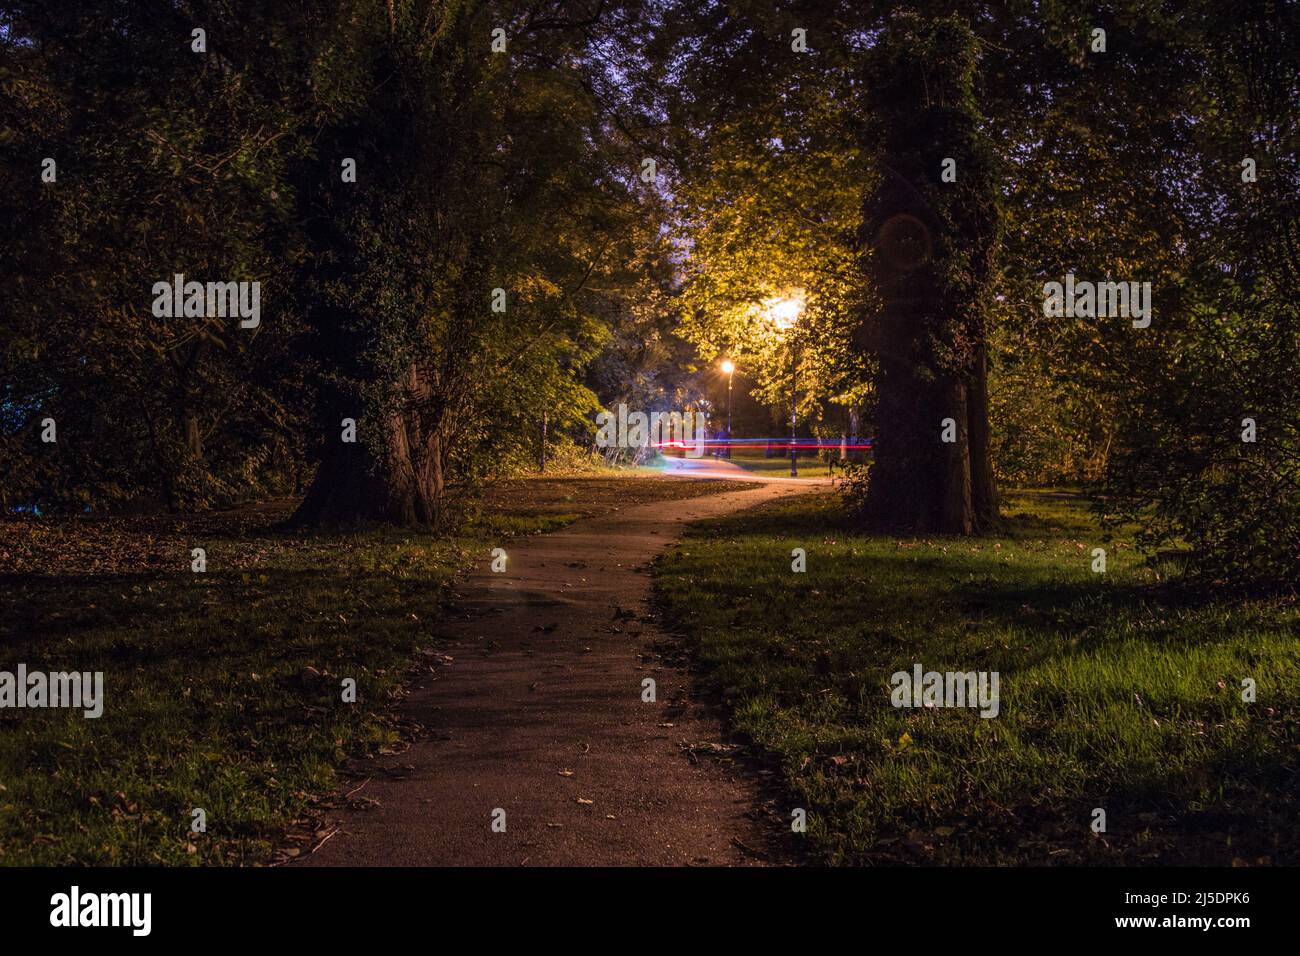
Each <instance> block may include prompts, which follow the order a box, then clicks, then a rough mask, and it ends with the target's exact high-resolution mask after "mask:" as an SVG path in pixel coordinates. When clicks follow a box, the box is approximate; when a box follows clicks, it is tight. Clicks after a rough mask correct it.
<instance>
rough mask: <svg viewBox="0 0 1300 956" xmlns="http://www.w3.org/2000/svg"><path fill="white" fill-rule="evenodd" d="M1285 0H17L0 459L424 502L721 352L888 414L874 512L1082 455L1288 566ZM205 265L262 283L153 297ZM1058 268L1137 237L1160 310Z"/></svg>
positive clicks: (886, 512)
mask: <svg viewBox="0 0 1300 956" xmlns="http://www.w3.org/2000/svg"><path fill="white" fill-rule="evenodd" d="M196 31H200V32H196ZM1298 32H1300V25H1298V23H1297V8H1296V4H1295V3H1293V2H1282V0H1251V2H1247V3H1245V4H1244V5H1238V6H1235V7H1233V8H1232V9H1226V8H1223V6H1222V5H1221V4H1215V3H1211V2H1209V0H1192V2H1188V3H1185V4H1175V5H1152V4H1148V3H1142V2H1136V0H1135V2H1121V3H1118V4H1107V5H1099V6H1096V7H1092V6H1090V5H1086V4H1085V5H1071V4H1055V3H1036V2H1028V0H1007V2H999V3H989V2H974V0H970V2H932V3H931V2H922V3H915V4H909V5H905V6H901V5H897V4H891V3H876V2H865V3H864V2H849V0H815V2H799V3H796V2H784V0H736V2H730V3H713V2H705V3H689V4H688V3H677V2H671V0H658V2H652V0H622V2H608V0H581V2H559V0H534V2H508V0H492V2H474V0H452V2H438V0H305V2H301V3H296V4H264V3H258V2H253V0H235V2H224V3H209V2H203V0H196V2H192V3H185V4H180V3H176V2H173V0H98V2H89V0H86V2H80V0H67V2H63V3H59V4H48V3H43V2H35V0H28V2H23V0H15V2H6V3H0V85H2V86H3V90H4V94H5V95H4V98H3V105H2V106H0V110H2V112H0V171H2V173H0V175H3V177H4V189H3V191H2V192H0V206H3V210H2V212H3V215H4V218H5V221H6V222H7V224H8V225H9V226H10V228H9V229H8V230H6V235H5V236H4V238H3V240H0V271H2V272H3V275H4V277H5V280H6V282H5V286H6V296H5V299H4V301H3V303H2V304H0V325H2V327H3V331H4V337H3V343H2V348H3V352H2V354H0V431H3V435H4V442H5V445H4V451H3V460H0V499H2V503H3V505H4V506H5V507H6V508H28V507H39V508H41V509H52V508H74V509H84V508H88V507H93V508H100V507H118V506H124V505H130V506H133V507H150V506H165V507H170V508H173V509H192V508H201V507H206V506H210V505H213V504H219V503H224V502H232V501H238V500H244V499H248V498H253V497H257V496H262V495H268V494H280V493H288V492H300V493H302V492H305V497H304V500H303V503H302V505H301V507H300V509H299V512H298V518H299V520H300V521H303V522H306V523H311V524H340V523H345V524H346V523H355V522H359V521H365V520H385V521H392V522H398V523H419V524H426V525H440V524H442V523H444V522H445V521H446V520H447V518H448V502H449V498H448V496H449V488H450V487H451V486H452V485H453V484H456V485H459V486H466V485H470V484H472V483H473V482H475V481H477V480H478V479H479V478H481V477H483V476H485V475H488V474H491V473H492V472H493V471H496V470H500V469H501V468H503V467H507V466H510V465H515V464H518V463H519V462H522V461H525V460H531V459H532V458H533V457H534V456H535V454H536V452H537V450H538V443H539V442H540V441H541V440H542V438H541V434H542V427H543V422H545V423H546V427H547V429H548V431H547V434H548V435H549V436H550V438H551V440H552V441H554V440H556V438H557V436H558V437H559V439H560V440H573V441H576V442H579V443H583V442H586V441H587V440H588V437H589V435H590V433H591V430H592V418H593V416H594V413H595V412H596V411H597V410H598V409H599V408H600V407H602V406H609V405H613V404H615V403H617V402H619V401H627V402H632V403H635V404H638V405H641V406H643V407H656V406H659V405H664V406H667V405H668V404H669V403H673V404H674V405H675V406H677V407H679V406H680V404H681V403H685V402H688V401H692V400H695V399H697V398H699V395H700V392H699V390H700V382H699V379H698V378H692V376H691V371H692V369H698V368H700V367H702V366H704V365H706V364H708V363H713V362H715V361H716V360H717V359H719V358H721V357H723V356H729V357H732V358H734V359H736V360H737V361H738V362H740V363H742V364H743V365H744V367H745V368H746V371H747V374H748V376H749V377H748V381H750V382H752V383H753V391H754V397H755V398H757V399H758V400H759V401H762V402H765V403H767V404H769V405H770V406H772V407H773V409H774V410H775V409H776V408H777V407H778V406H783V405H784V404H785V403H788V401H789V396H790V395H791V393H792V392H794V393H795V394H796V395H797V398H798V414H799V418H800V420H801V422H804V423H805V427H807V428H810V429H811V431H812V432H813V433H815V434H820V435H826V436H835V435H838V434H841V433H857V434H861V435H868V436H872V438H873V441H874V445H875V447H874V453H873V460H872V462H871V463H870V465H869V466H868V467H865V468H863V469H861V470H859V472H858V475H857V478H856V479H855V480H856V485H855V490H856V492H857V494H856V495H855V496H853V500H854V501H855V502H856V504H857V506H858V507H859V508H860V511H861V520H863V521H864V522H866V523H867V524H868V525H869V526H871V527H876V528H890V529H897V530H915V531H953V532H962V533H972V532H978V531H980V530H982V529H985V528H989V527H992V526H994V525H995V524H996V523H997V521H998V514H997V503H996V502H997V496H996V492H995V489H994V477H995V476H996V477H997V479H998V480H1000V481H1004V482H1047V481H1067V482H1089V483H1094V487H1095V491H1096V494H1097V500H1098V502H1099V507H1100V508H1102V509H1103V510H1104V511H1105V512H1106V513H1107V514H1109V515H1111V516H1113V517H1116V518H1123V519H1129V520H1136V521H1139V522H1141V523H1142V525H1143V526H1144V527H1145V528H1146V529H1147V532H1148V540H1149V542H1150V544H1151V545H1152V547H1162V546H1165V545H1168V544H1171V543H1172V544H1178V543H1185V544H1187V545H1190V547H1191V554H1192V566H1193V567H1195V568H1199V569H1203V570H1205V571H1206V572H1207V573H1210V574H1212V575H1214V576H1216V577H1225V578H1226V577H1238V578H1248V579H1252V580H1259V579H1270V580H1277V579H1278V578H1279V577H1286V576H1287V575H1291V576H1294V575H1295V574H1297V573H1300V434H1298V433H1297V429H1298V427H1300V425H1298V423H1300V386H1297V382H1296V377H1295V375H1294V371H1293V369H1294V365H1295V361H1296V358H1297V354H1298V353H1300V343H1298V342H1297V336H1300V320H1298V318H1297V314H1296V309H1297V304H1296V303H1297V296H1296V274H1297V265H1298V259H1300V256H1298V255H1297V242H1298V238H1297V233H1296V229H1297V226H1296V223H1297V221H1300V217H1297V194H1298V193H1300V165H1298V163H1297V155H1296V144H1297V126H1296V112H1297V107H1296V104H1297V101H1298V100H1300V96H1298V94H1300V79H1298V77H1297V60H1296V57H1295V55H1294V50H1295V49H1296V48H1297V46H1298V45H1300V43H1298V42H1297V41H1298V40H1300V37H1298V36H1297V33H1298ZM647 161H653V162H652V163H651V169H652V172H651V174H650V175H646V169H647ZM176 276H184V277H185V281H191V280H194V281H199V282H248V283H251V282H257V283H259V287H260V321H259V322H258V323H257V324H256V325H246V324H245V323H243V322H241V321H239V320H238V319H236V318H234V317H232V316H229V315H225V316H210V315H193V316H191V315H173V316H160V315H158V314H156V311H155V310H154V308H153V304H154V298H155V295H154V293H153V292H152V289H153V287H154V284H155V283H158V282H163V283H169V282H171V281H172V280H173V278H174V277H176ZM1067 276H1071V277H1074V278H1077V279H1078V280H1079V281H1080V282H1093V283H1106V282H1123V283H1137V284H1138V286H1135V287H1134V288H1135V289H1136V288H1139V287H1141V286H1142V284H1143V283H1149V284H1150V285H1149V290H1150V310H1149V315H1147V317H1146V318H1148V319H1149V324H1142V320H1140V321H1139V322H1138V323H1135V322H1134V321H1131V318H1132V317H1131V316H1129V315H1110V314H1107V315H1103V314H1097V313H1096V312H1095V310H1094V311H1093V312H1092V313H1087V312H1086V311H1085V312H1084V313H1083V314H1071V313H1070V312H1065V313H1063V314H1055V313H1053V312H1052V310H1051V309H1045V307H1044V304H1045V299H1046V296H1047V284H1049V283H1053V282H1056V283H1065V282H1066V278H1067ZM1070 281H1071V282H1072V281H1073V279H1071V280H1070ZM787 300H797V301H798V302H800V303H801V304H802V306H803V311H802V314H801V315H799V317H798V321H797V322H794V323H785V325H787V326H788V327H785V328H782V327H781V324H780V323H776V322H774V321H773V308H772V306H773V303H776V302H780V301H787ZM792 379H797V386H796V382H795V381H794V380H792ZM779 415H780V412H776V411H774V420H775V418H776V417H777V416H779ZM349 422H351V423H352V425H351V426H349V425H348V423H349ZM948 423H951V427H950V426H949V424H948ZM51 427H53V429H55V431H56V432H57V440H55V441H50V440H49V439H48V437H47V436H48V435H49V434H50V428H51ZM349 427H352V428H354V429H355V437H356V441H355V442H353V441H349V440H347V439H346V438H345V437H344V436H345V435H347V434H348V430H349Z"/></svg>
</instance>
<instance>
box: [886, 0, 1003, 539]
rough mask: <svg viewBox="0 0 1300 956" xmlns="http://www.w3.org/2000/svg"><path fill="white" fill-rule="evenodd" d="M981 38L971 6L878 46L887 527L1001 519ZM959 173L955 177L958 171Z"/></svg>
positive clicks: (945, 527)
mask: <svg viewBox="0 0 1300 956" xmlns="http://www.w3.org/2000/svg"><path fill="white" fill-rule="evenodd" d="M975 62H976V58H975V38H974V36H973V34H972V33H971V31H970V29H969V27H968V26H967V25H966V24H965V23H964V22H963V21H961V20H960V19H957V18H949V19H944V20H939V21H937V22H926V21H923V20H922V19H921V18H919V17H917V16H915V15H911V14H901V15H898V16H896V17H895V18H894V20H893V21H892V23H891V24H890V26H889V28H888V29H887V30H886V31H885V33H884V34H883V35H882V37H881V39H880V42H879V44H878V45H877V47H876V48H875V50H874V53H873V56H872V57H871V59H870V66H869V69H868V76H867V79H866V82H867V83H868V85H869V88H870V89H872V90H873V91H874V101H875V109H876V110H877V116H878V126H877V125H876V124H875V123H872V124H870V126H869V127H868V128H867V129H866V137H867V139H866V140H865V141H864V148H865V149H866V150H868V154H869V155H871V154H874V155H875V156H876V158H877V161H878V171H879V179H878V181H877V184H876V187H875V188H874V190H873V191H872V192H871V194H870V195H869V196H868V198H867V201H866V204H865V209H864V217H863V235H862V239H863V245H864V252H865V255H864V260H865V268H866V269H867V272H868V276H869V278H870V280H871V284H872V291H873V293H874V294H875V295H876V297H877V302H878V306H877V308H876V309H875V310H874V312H873V314H871V315H869V316H868V317H867V322H866V326H865V328H864V333H865V342H866V344H867V346H868V348H870V349H871V350H872V351H873V352H874V353H875V355H876V358H877V367H878V372H877V374H876V378H875V398H876V408H875V422H876V428H875V437H874V440H873V447H874V454H875V464H874V465H873V467H872V469H871V472H870V483H869V486H868V492H867V499H866V504H865V509H864V511H865V513H864V518H865V520H866V522H867V524H868V526H869V527H872V528H875V529H880V530H906V531H934V532H948V533H956V534H971V533H977V532H979V531H982V530H985V529H987V528H989V527H990V526H992V525H993V524H995V523H996V521H997V500H996V493H995V490H994V486H993V471H992V465H991V462H990V460H989V434H988V388H987V367H986V355H985V347H984V341H985V338H984V333H985V330H984V318H983V317H984V314H985V311H986V310H987V308H988V306H989V301H988V299H989V297H990V295H991V289H990V281H989V280H990V276H991V273H992V262H993V257H994V255H995V252H996V247H997V242H998V207H997V184H996V180H995V178H994V176H993V174H992V168H993V163H992V159H991V150H989V149H988V148H987V146H986V144H985V142H984V140H983V134H982V132H981V131H980V128H979V126H980V119H981V118H980V116H979V113H978V111H977V109H976V107H975V102H974V93H973V90H974V73H975ZM949 180H950V181H949Z"/></svg>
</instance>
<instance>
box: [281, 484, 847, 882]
mask: <svg viewBox="0 0 1300 956" xmlns="http://www.w3.org/2000/svg"><path fill="white" fill-rule="evenodd" d="M717 468H721V470H722V472H723V473H725V476H726V477H729V478H730V477H741V476H739V475H733V474H732V473H731V466H728V465H727V464H726V463H725V462H722V463H717V464H712V463H711V465H710V470H713V469H717ZM736 470H737V471H738V469H736ZM819 486H824V483H817V482H800V483H797V484H796V483H792V482H788V481H786V482H763V483H761V484H756V486H755V488H754V489H753V490H746V491H741V492H734V493H729V494H725V495H709V496H704V497H699V498H692V499H689V500H686V501H674V502H664V503H658V504H652V505H638V506H634V507H630V508H627V509H624V510H621V511H618V512H615V513H613V514H610V515H606V516H604V517H600V518H593V519H589V520H586V521H581V522H578V523H576V524H574V525H571V526H569V527H567V528H564V529H562V530H560V531H557V532H555V533H553V534H548V535H543V536H539V537H534V538H527V539H521V540H516V541H514V542H513V543H512V544H510V546H509V547H508V552H509V561H508V568H507V571H506V572H505V573H501V574H496V573H492V572H491V571H490V570H489V568H488V566H487V564H486V562H485V563H484V565H483V566H482V567H480V568H479V569H477V570H476V571H474V572H473V574H472V575H471V576H470V577H469V578H468V579H467V580H466V581H465V582H464V583H463V584H462V586H461V587H460V592H461V597H462V600H460V601H458V604H457V606H458V617H457V619H456V620H451V621H447V622H444V623H443V624H442V626H440V627H439V628H438V630H437V632H436V633H437V634H439V635H440V636H444V637H445V638H447V643H446V645H445V646H440V647H438V648H437V652H438V653H440V654H441V653H445V654H446V655H448V656H450V657H451V658H452V660H451V662H450V663H445V664H443V665H442V666H436V667H434V668H433V671H434V672H433V673H431V674H430V675H429V677H428V679H427V680H426V681H424V682H421V683H418V684H417V685H416V686H415V687H414V688H413V689H412V692H411V695H410V696H409V697H408V698H407V700H406V701H405V702H404V704H403V708H404V715H403V716H405V717H408V718H410V719H412V720H414V721H416V722H418V723H419V724H420V725H421V726H422V727H424V728H425V733H423V734H421V735H420V736H419V737H418V738H417V740H416V741H415V743H414V744H413V746H412V747H411V748H410V749H409V750H407V751H406V752H405V753H402V754H399V755H396V756H391V757H380V758H376V759H375V760H373V761H368V762H367V768H368V769H367V773H370V780H369V782H368V783H366V784H365V785H364V786H363V787H361V789H359V790H357V791H356V792H355V793H353V794H352V796H351V798H350V800H349V805H350V806H349V808H347V809H344V810H341V811H337V812H336V813H335V815H334V817H333V818H332V820H331V821H330V825H329V827H327V830H330V829H334V828H335V827H338V832H337V833H335V835H334V836H332V837H331V838H330V839H328V840H327V841H326V842H325V843H324V844H323V845H320V846H319V847H318V849H317V850H316V852H314V853H312V854H311V855H310V856H304V857H303V858H301V860H300V861H299V862H300V863H302V864H307V865H324V866H340V865H353V864H365V865H407V866H432V865H511V866H513V865H520V864H530V865H533V864H535V865H579V864H580V865H620V864H630V865H685V864H692V865H707V864H713V865H741V864H753V863H757V862H761V859H760V858H759V857H758V856H756V855H755V854H753V853H751V852H748V850H751V849H759V850H760V852H761V848H762V847H764V846H766V845H770V843H771V841H770V839H769V837H770V835H771V829H772V827H773V826H774V824H773V823H772V822H770V821H769V820H767V819H760V818H759V817H760V815H759V814H758V813H756V812H755V810H754V808H755V804H756V798H757V793H756V788H755V786H754V784H753V782H752V781H751V780H749V779H747V778H746V777H745V776H743V775H742V774H741V773H740V772H739V769H738V768H737V767H736V766H734V765H733V764H731V763H730V762H729V761H719V760H715V759H712V758H709V757H700V758H699V759H697V760H694V761H693V760H691V759H688V758H689V756H690V754H688V753H686V752H684V751H683V747H682V745H683V743H688V744H705V745H706V748H705V749H707V744H708V743H716V742H718V741H719V740H720V739H721V731H720V728H719V726H718V723H717V720H716V719H715V718H714V717H713V716H712V714H711V713H710V712H709V710H708V708H706V707H704V706H702V705H700V704H698V703H696V702H694V701H692V700H690V698H689V696H688V693H687V677H686V675H685V674H684V673H683V672H682V670H681V669H680V668H679V667H675V666H672V665H670V664H668V663H666V662H665V661H663V660H661V659H660V657H659V653H658V652H659V651H665V650H666V651H667V652H668V653H669V654H671V653H672V652H673V651H674V650H676V649H677V642H676V641H675V640H673V639H670V638H666V637H665V636H664V635H663V634H662V633H661V632H659V631H657V630H656V628H655V627H654V625H653V623H652V622H650V621H649V620H647V619H646V617H645V615H646V613H647V608H646V599H647V597H648V595H649V592H650V576H649V574H648V573H646V569H645V567H644V566H645V565H646V564H647V562H649V561H650V560H651V559H653V558H654V557H655V556H656V555H657V554H659V553H660V552H661V551H663V550H664V549H665V548H666V547H667V546H668V545H669V544H670V543H672V542H673V541H674V540H676V539H677V538H678V537H679V536H680V533H681V530H682V528H683V527H684V524H685V522H689V521H693V520H697V519H700V518H707V517H710V516H715V515H721V514H724V513H726V512H731V511H736V510H738V509H741V508H748V507H751V506H753V505H756V504H759V503H762V502H765V501H770V500H772V499H773V498H777V497H782V496H786V495H791V494H799V493H806V492H808V491H810V490H814V489H816V488H817V487H819ZM656 645H657V648H656ZM646 677H652V678H654V679H655V681H656V682H657V688H656V689H657V698H658V701H657V703H654V704H649V703H643V702H642V700H641V689H642V687H641V682H642V680H643V679H644V678H646ZM370 767H373V773H371V772H370V770H369V768H370ZM353 786H356V784H353ZM372 801H377V802H372ZM497 808H500V809H503V810H504V811H505V821H506V830H505V832H504V833H497V832H493V830H492V816H493V811H494V810H495V809H497Z"/></svg>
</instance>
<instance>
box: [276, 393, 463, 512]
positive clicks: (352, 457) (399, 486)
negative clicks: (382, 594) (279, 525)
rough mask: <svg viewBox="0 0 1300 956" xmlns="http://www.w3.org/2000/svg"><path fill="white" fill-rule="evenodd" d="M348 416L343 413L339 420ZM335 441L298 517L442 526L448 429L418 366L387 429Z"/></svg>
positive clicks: (361, 430)
mask: <svg viewBox="0 0 1300 956" xmlns="http://www.w3.org/2000/svg"><path fill="white" fill-rule="evenodd" d="M342 417H343V416H340V421H341V418H342ZM366 424H367V423H366V422H365V421H361V420H358V422H357V431H358V440H357V441H356V442H343V441H341V440H339V439H338V438H335V440H334V441H332V442H330V443H328V444H327V445H326V448H325V452H324V455H323V457H322V459H321V463H320V468H319V469H318V470H317V472H316V477H315V479H314V480H313V481H312V484H311V487H310V488H309V489H308V490H307V495H306V497H304V498H303V501H302V504H301V505H300V506H299V507H298V511H297V512H296V513H295V515H294V518H293V520H294V523H296V524H303V525H312V526H318V527H349V526H357V525H360V524H364V523H366V522H383V523H385V524H396V525H421V526H433V525H437V524H438V523H439V522H440V521H441V519H442V517H443V506H444V501H445V491H446V488H445V481H444V475H443V463H444V461H445V459H446V454H445V453H446V449H445V447H444V446H445V442H446V434H445V428H444V424H443V420H442V416H441V414H440V413H439V410H438V408H437V406H436V404H435V403H434V402H432V401H431V389H430V388H429V386H428V383H427V382H426V381H425V380H424V378H423V377H422V376H421V375H420V373H419V372H418V371H417V370H416V369H415V368H414V367H412V368H411V369H410V370H409V372H408V375H407V377H406V379H405V381H404V382H403V390H402V398H401V400H400V401H399V402H398V403H397V407H396V408H395V409H394V410H393V411H392V412H391V413H390V414H389V415H388V416H387V418H386V419H385V420H384V421H383V422H382V425H381V427H382V429H383V431H382V434H381V435H379V436H370V435H366V434H364V429H365V428H366Z"/></svg>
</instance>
